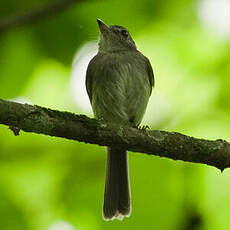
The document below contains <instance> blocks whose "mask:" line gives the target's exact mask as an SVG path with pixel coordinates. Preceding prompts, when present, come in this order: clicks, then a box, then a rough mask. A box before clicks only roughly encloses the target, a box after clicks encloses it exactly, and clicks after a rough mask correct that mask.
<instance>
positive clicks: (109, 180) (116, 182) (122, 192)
mask: <svg viewBox="0 0 230 230" xmlns="http://www.w3.org/2000/svg"><path fill="white" fill-rule="evenodd" d="M130 212H131V202H130V189H129V172H128V159H127V153H126V151H125V150H123V149H120V148H108V156H107V168H106V182H105V195H104V207H103V217H104V219H105V220H113V219H119V220H122V219H123V217H124V216H127V217H128V216H129V215H130Z"/></svg>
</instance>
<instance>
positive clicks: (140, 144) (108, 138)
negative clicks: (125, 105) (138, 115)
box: [0, 99, 230, 171]
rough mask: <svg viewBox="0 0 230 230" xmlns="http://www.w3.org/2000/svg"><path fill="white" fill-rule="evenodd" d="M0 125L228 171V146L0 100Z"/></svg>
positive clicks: (229, 162) (220, 142)
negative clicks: (120, 147) (118, 147)
mask: <svg viewBox="0 0 230 230" xmlns="http://www.w3.org/2000/svg"><path fill="white" fill-rule="evenodd" d="M0 124H4V125H7V126H10V128H11V129H12V130H13V131H14V133H15V134H18V133H19V130H20V129H21V130H23V131H25V132H34V133H38V134H45V135H49V136H56V137H63V138H67V139H71V140H76V141H81V142H85V143H91V144H98V145H103V146H118V145H119V146H122V147H124V148H125V149H127V150H129V151H133V152H142V153H146V154H149V155H157V156H160V157H168V158H171V159H174V160H183V161H189V162H194V163H203V164H207V165H211V166H215V167H217V168H218V169H220V170H222V171H223V170H224V169H225V168H228V167H230V143H228V142H226V141H224V140H220V139H219V140H215V141H210V140H204V139H197V138H193V137H189V136H186V135H183V134H180V133H176V132H165V131H158V130H139V129H136V128H131V127H122V126H119V125H116V124H110V123H108V124H105V123H101V122H100V121H98V120H96V119H91V118H88V117H86V116H84V115H75V114H73V113H69V112H60V111H57V110H51V109H47V108H43V107H40V106H36V105H35V106H33V105H28V104H20V103H16V102H10V101H5V100H1V99H0Z"/></svg>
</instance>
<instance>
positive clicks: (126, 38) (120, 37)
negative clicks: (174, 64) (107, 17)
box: [97, 19, 136, 52]
mask: <svg viewBox="0 0 230 230" xmlns="http://www.w3.org/2000/svg"><path fill="white" fill-rule="evenodd" d="M97 23H98V26H99V29H100V40H99V52H117V51H123V50H132V49H136V45H135V42H134V41H133V39H132V37H131V35H130V33H129V31H128V30H127V29H125V28H124V27H122V26H118V25H112V26H108V25H106V24H105V23H104V22H103V21H101V20H100V19H97Z"/></svg>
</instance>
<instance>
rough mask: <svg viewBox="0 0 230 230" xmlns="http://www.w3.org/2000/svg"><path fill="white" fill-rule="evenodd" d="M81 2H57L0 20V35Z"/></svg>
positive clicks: (69, 0)
mask: <svg viewBox="0 0 230 230" xmlns="http://www.w3.org/2000/svg"><path fill="white" fill-rule="evenodd" d="M82 1H83V0H59V1H57V2H54V3H52V4H50V5H48V6H45V7H44V6H43V7H39V8H37V9H34V10H31V11H27V12H23V13H19V14H16V15H11V16H8V17H6V18H4V19H1V20H0V34H1V33H3V32H6V31H8V30H10V29H12V28H14V27H18V26H22V25H26V24H32V23H34V22H37V21H40V20H43V19H46V18H48V17H51V16H54V15H56V14H58V13H60V12H62V11H64V10H66V9H67V8H69V7H70V6H72V5H73V4H75V3H79V2H82Z"/></svg>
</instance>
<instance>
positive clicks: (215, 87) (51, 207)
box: [0, 0, 230, 230]
mask: <svg viewBox="0 0 230 230" xmlns="http://www.w3.org/2000/svg"><path fill="white" fill-rule="evenodd" d="M50 2H51V1H48V0H43V1H38V0H31V1H28V0H20V1H16V0H14V1H13V0H10V1H5V0H3V1H1V2H0V17H1V18H4V17H5V16H7V15H9V14H14V13H16V12H19V11H20V10H30V9H31V8H33V7H37V6H40V5H42V4H44V5H45V4H48V3H50ZM198 5H199V1H189V0H177V1H175V0H164V1H156V0H142V1H138V0H132V1H131V0H126V1H121V0H117V1H114V0H107V1H86V2H82V3H80V4H78V5H75V6H73V7H71V8H70V9H68V10H66V11H64V12H62V13H61V14H59V15H57V16H55V17H52V18H49V19H47V20H44V21H41V22H37V23H35V24H32V25H29V26H24V27H19V28H16V29H13V30H11V31H9V32H7V33H4V34H1V35H0V98H3V99H16V98H17V99H18V98H26V100H29V101H31V102H32V103H34V104H39V105H41V106H48V107H51V108H54V109H59V110H67V111H72V112H75V113H80V112H81V110H80V109H79V106H78V105H76V104H75V102H74V99H73V95H72V94H71V92H70V73H71V63H72V60H73V58H74V55H75V53H76V52H77V50H79V48H80V47H81V46H82V45H84V44H85V43H86V42H89V41H92V40H96V39H97V37H98V28H97V25H96V20H95V19H96V18H100V19H102V20H104V21H105V22H106V23H108V24H120V25H123V26H125V27H127V28H128V29H129V31H130V32H131V34H132V36H133V38H134V40H135V41H136V44H137V46H138V48H139V50H141V51H142V52H143V53H144V54H145V55H146V56H147V57H149V59H150V60H151V63H152V65H153V69H154V72H155V77H156V88H155V90H154V93H153V96H152V98H151V100H150V103H149V107H148V111H147V113H146V117H145V122H144V123H145V124H148V125H149V126H150V127H151V128H157V129H163V130H170V131H178V132H182V133H185V134H188V135H192V136H196V137H202V138H209V139H217V138H223V139H226V140H228V141H230V138H229V136H230V116H229V114H230V101H229V97H230V90H229V87H230V76H229V75H230V63H229V60H230V39H223V38H221V37H219V36H217V35H216V34H215V32H214V31H212V30H210V29H208V28H207V27H205V26H204V25H203V24H202V23H201V22H200V20H199V18H198V13H197V11H198ZM129 156H130V160H129V161H130V176H131V188H132V205H133V207H132V215H131V217H130V218H128V219H125V220H124V221H123V222H120V221H113V222H104V221H103V220H102V215H101V213H102V202H103V192H104V177H105V160H106V154H105V149H104V148H102V147H98V146H96V145H86V144H83V143H78V142H74V141H68V140H64V139H60V138H52V137H47V136H42V135H36V134H31V133H23V132H21V135H20V136H19V137H15V136H13V134H12V132H11V131H9V129H8V128H7V127H6V126H0V223H1V229H4V230H11V229H17V230H27V229H28V230H43V229H44V230H71V229H76V230H91V229H93V230H100V229H157V230H169V229H170V230H172V229H177V230H178V229H180V230H192V229H202V230H203V229H208V230H216V229H218V230H228V229H229V227H230V211H229V210H230V196H229V194H230V183H229V181H230V171H229V170H225V171H224V173H220V172H219V171H218V170H217V169H215V168H212V167H209V166H205V165H198V164H192V163H183V162H179V161H178V162H176V161H172V160H169V159H163V158H159V157H152V156H147V155H143V154H138V153H130V154H129ZM64 223H65V224H66V227H65V226H64ZM67 224H69V227H68V226H67ZM61 226H62V227H61ZM70 226H72V227H73V228H71V227H70Z"/></svg>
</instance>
